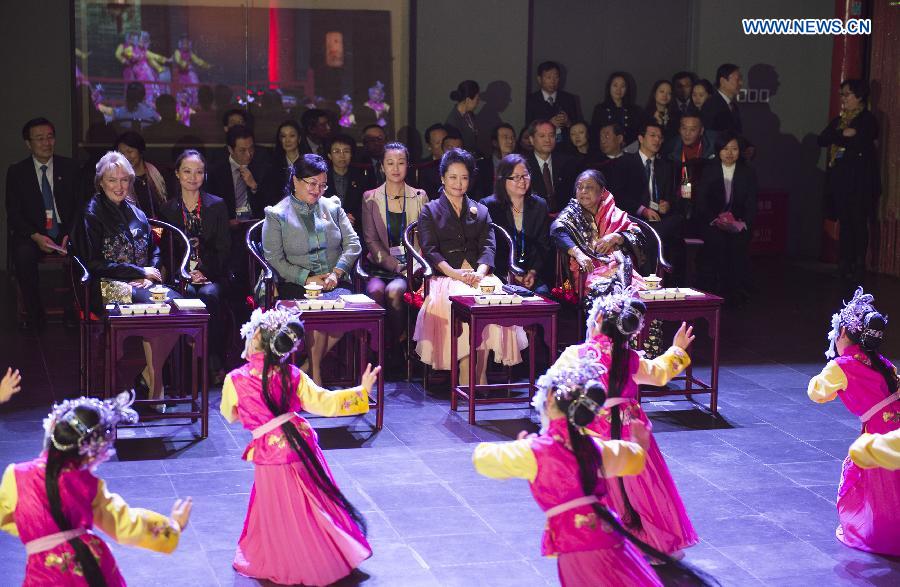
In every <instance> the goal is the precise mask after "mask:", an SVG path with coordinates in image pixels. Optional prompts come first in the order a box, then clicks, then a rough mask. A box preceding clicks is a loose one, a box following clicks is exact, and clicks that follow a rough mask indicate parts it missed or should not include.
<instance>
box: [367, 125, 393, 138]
mask: <svg viewBox="0 0 900 587" xmlns="http://www.w3.org/2000/svg"><path fill="white" fill-rule="evenodd" d="M373 128H377V129H378V130H380V131H381V134H383V135H384V137H385V139H387V132H385V130H384V127H382V126H381V125H379V124H367V125H366V126H364V127H363V129H362V135H365V134H366V131H367V130H369V129H373Z"/></svg>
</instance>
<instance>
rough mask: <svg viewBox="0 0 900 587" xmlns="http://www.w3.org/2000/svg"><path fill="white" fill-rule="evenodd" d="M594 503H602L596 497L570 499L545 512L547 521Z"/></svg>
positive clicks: (587, 496) (586, 496)
mask: <svg viewBox="0 0 900 587" xmlns="http://www.w3.org/2000/svg"><path fill="white" fill-rule="evenodd" d="M592 503H600V500H599V499H597V496H596V495H585V496H583V497H576V498H575V499H570V500H569V501H567V502H564V503H561V504H559V505H557V506H553V507H552V508H550V509H549V510H547V511H546V512H544V514H545V515H546V516H547V519H548V520H549V519H550V518H552V517H553V516H558V515H559V514H561V513H563V512H567V511H569V510H571V509H573V508H577V507H578V506H582V505H589V504H592Z"/></svg>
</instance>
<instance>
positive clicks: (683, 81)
mask: <svg viewBox="0 0 900 587" xmlns="http://www.w3.org/2000/svg"><path fill="white" fill-rule="evenodd" d="M696 83H697V74H695V73H694V72H693V71H679V72H678V73H676V74H675V75H673V76H672V88H673V89H674V90H675V95H674V96H672V98H674V100H675V108H676V109H677V110H678V113H679V114H687V113H688V111H690V110H693V109H694V103H693V102H691V92H693V91H694V84H696Z"/></svg>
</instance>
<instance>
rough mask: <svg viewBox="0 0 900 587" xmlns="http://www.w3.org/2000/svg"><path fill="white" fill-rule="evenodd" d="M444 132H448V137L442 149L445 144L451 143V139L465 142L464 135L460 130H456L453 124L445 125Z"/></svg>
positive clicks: (444, 140)
mask: <svg viewBox="0 0 900 587" xmlns="http://www.w3.org/2000/svg"><path fill="white" fill-rule="evenodd" d="M444 130H446V131H447V136H445V137H444V139H443V140H442V141H441V146H442V147H443V146H444V143H446V142H447V141H449V140H450V139H454V140H457V141H461V140H463V136H462V133H461V132H459V129H458V128H456V127H455V126H453V125H452V124H445V125H444Z"/></svg>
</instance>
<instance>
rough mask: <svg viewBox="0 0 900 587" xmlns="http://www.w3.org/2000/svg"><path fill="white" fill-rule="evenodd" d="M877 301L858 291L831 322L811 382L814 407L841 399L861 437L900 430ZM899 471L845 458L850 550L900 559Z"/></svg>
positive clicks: (841, 536)
mask: <svg viewBox="0 0 900 587" xmlns="http://www.w3.org/2000/svg"><path fill="white" fill-rule="evenodd" d="M874 301H875V299H874V298H873V297H872V296H871V295H869V294H866V293H864V292H863V289H862V288H861V287H860V288H858V289H857V290H856V293H855V294H854V295H853V299H851V300H850V302H849V303H847V304H845V305H844V308H843V309H841V310H840V311H839V312H837V313H835V314H834V315H833V316H832V317H831V333H830V334H829V335H828V339H829V340H830V341H831V345H830V347H829V348H828V351H827V352H826V353H825V356H826V357H828V358H829V359H831V361H829V362H828V364H827V365H825V368H824V369H822V372H821V373H819V374H818V375H816V376H815V377H813V378H812V379H811V380H810V382H809V387H808V388H807V393H808V394H809V398H810V399H811V400H813V401H814V402H818V403H825V402H828V401H831V400H833V399H834V398H836V397H840V398H841V401H842V402H844V405H845V406H846V407H847V409H848V410H850V411H851V412H853V414H855V415H856V416H858V417H859V420H860V423H861V424H862V432H863V433H877V434H887V433H891V432H894V431H896V430H898V429H900V390H898V383H900V382H898V378H897V370H896V369H895V368H894V366H893V365H892V364H891V363H890V361H888V360H887V359H885V358H884V357H883V356H881V355H880V354H879V353H878V347H879V345H880V344H881V340H882V339H883V338H884V329H885V327H886V326H887V318H886V317H884V316H882V315H881V314H880V313H878V311H877V310H876V309H875V306H874V305H873V302H874ZM898 504H900V471H888V470H886V469H882V468H876V469H861V468H860V467H858V466H857V465H856V464H854V462H853V461H852V460H851V459H850V458H849V457H848V458H846V459H844V466H843V469H842V470H841V482H840V485H839V486H838V497H837V509H838V518H839V519H840V525H839V526H838V527H837V531H836V533H837V537H838V540H840V541H841V542H843V543H844V544H846V545H847V546H850V547H853V548H857V549H859V550H865V551H868V552H877V553H880V554H889V555H895V556H896V555H900V508H898Z"/></svg>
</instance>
